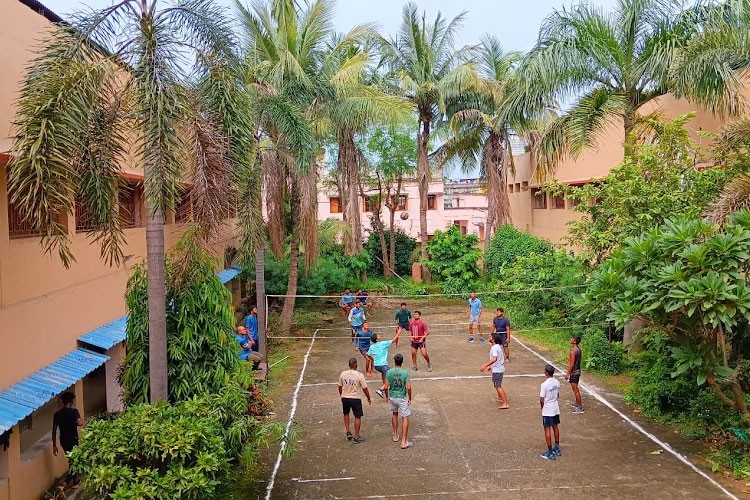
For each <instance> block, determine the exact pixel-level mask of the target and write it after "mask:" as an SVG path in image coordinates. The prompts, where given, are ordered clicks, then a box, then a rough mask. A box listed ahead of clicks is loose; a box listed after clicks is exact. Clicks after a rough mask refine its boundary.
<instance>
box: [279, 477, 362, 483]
mask: <svg viewBox="0 0 750 500" xmlns="http://www.w3.org/2000/svg"><path fill="white" fill-rule="evenodd" d="M354 479H357V478H356V477H322V478H320V479H302V478H301V477H293V478H292V481H296V482H298V483H328V482H332V481H352V480H354Z"/></svg>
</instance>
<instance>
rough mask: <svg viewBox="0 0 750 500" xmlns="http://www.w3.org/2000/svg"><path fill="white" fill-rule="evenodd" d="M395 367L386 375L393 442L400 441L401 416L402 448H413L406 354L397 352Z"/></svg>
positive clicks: (394, 361) (409, 386) (394, 358)
mask: <svg viewBox="0 0 750 500" xmlns="http://www.w3.org/2000/svg"><path fill="white" fill-rule="evenodd" d="M393 363H394V364H395V365H396V367H395V368H393V369H391V370H388V374H387V375H386V376H385V381H386V390H387V391H389V393H390V398H389V399H388V401H389V402H390V404H391V426H392V427H393V442H394V443H398V441H399V435H398V417H399V416H400V417H401V449H402V450H406V449H409V448H412V447H413V446H414V443H413V442H412V441H409V438H408V433H409V417H410V416H411V382H410V381H409V371H408V370H406V369H404V368H403V367H402V365H403V364H404V356H403V355H402V354H396V355H395V356H394V357H393Z"/></svg>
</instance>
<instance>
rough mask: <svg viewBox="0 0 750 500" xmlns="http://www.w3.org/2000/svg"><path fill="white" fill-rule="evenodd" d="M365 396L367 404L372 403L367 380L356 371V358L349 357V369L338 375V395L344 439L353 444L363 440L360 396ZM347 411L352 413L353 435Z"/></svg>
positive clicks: (362, 412)
mask: <svg viewBox="0 0 750 500" xmlns="http://www.w3.org/2000/svg"><path fill="white" fill-rule="evenodd" d="M360 392H361V393H362V394H364V395H365V396H366V397H367V404H368V405H369V404H372V400H371V399H370V391H369V390H367V380H365V376H364V375H362V374H361V373H359V372H358V371H357V358H350V359H349V369H348V370H344V371H343V372H341V375H339V396H340V397H341V407H342V408H343V410H344V427H346V439H347V440H349V441H354V443H355V444H359V443H362V442H364V440H365V438H363V437H362V434H361V430H362V416H363V415H364V411H362V396H361V394H360ZM349 413H354V435H353V436H352V433H351V427H350V421H349Z"/></svg>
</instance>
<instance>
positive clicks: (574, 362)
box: [565, 335, 585, 414]
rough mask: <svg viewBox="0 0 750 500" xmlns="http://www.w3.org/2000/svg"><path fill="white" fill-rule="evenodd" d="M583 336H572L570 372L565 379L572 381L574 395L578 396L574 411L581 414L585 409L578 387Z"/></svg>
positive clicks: (569, 356) (569, 358) (569, 361)
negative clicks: (580, 345)
mask: <svg viewBox="0 0 750 500" xmlns="http://www.w3.org/2000/svg"><path fill="white" fill-rule="evenodd" d="M580 343H581V337H580V336H579V335H574V336H572V337H570V345H571V347H570V354H568V373H566V374H565V380H567V381H568V382H570V388H571V389H573V396H575V398H576V404H575V406H574V407H573V413H575V414H581V413H585V412H584V411H583V401H581V391H580V389H578V383H579V382H580V381H581V348H580V347H578V345H579V344H580Z"/></svg>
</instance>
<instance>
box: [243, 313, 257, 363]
mask: <svg viewBox="0 0 750 500" xmlns="http://www.w3.org/2000/svg"><path fill="white" fill-rule="evenodd" d="M245 328H247V333H248V335H250V338H252V339H253V346H252V347H253V351H256V352H257V351H258V307H257V306H252V307H250V314H248V315H247V317H246V318H245Z"/></svg>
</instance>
